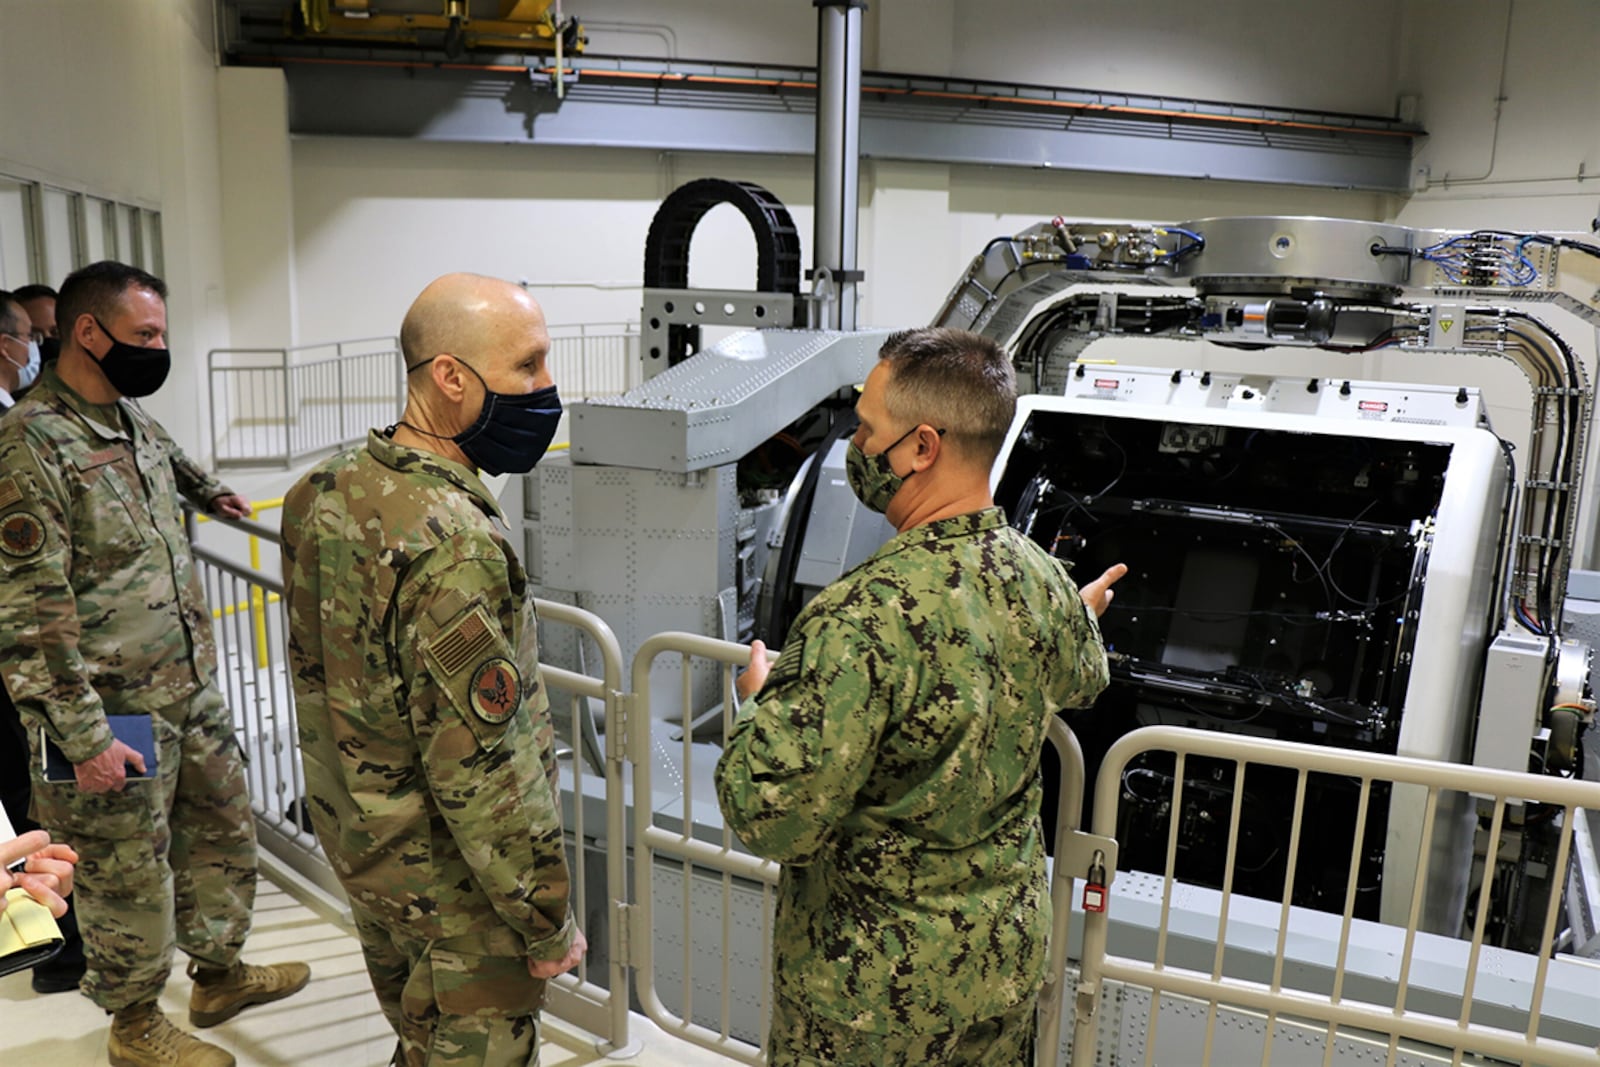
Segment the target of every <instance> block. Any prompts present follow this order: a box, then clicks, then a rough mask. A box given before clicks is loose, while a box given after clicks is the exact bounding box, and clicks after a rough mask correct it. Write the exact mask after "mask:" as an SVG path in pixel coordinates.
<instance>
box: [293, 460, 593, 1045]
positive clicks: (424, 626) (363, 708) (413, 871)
mask: <svg viewBox="0 0 1600 1067" xmlns="http://www.w3.org/2000/svg"><path fill="white" fill-rule="evenodd" d="M283 530H284V539H283V560H284V563H283V573H284V584H285V598H286V600H287V602H288V605H289V658H290V664H291V668H292V671H293V678H294V690H295V697H296V700H297V703H298V710H299V721H300V751H301V754H302V756H303V757H304V761H305V773H306V790H307V795H308V797H309V800H310V804H309V807H310V812H311V821H312V825H313V826H314V827H315V828H316V832H317V837H318V838H319V839H320V840H321V842H322V846H323V848H324V850H325V851H326V852H327V854H328V858H329V860H330V862H332V864H333V867H334V870H335V871H336V872H337V873H338V876H339V880H340V881H341V882H342V883H343V885H344V887H345V890H346V892H347V893H348V894H349V897H350V902H351V908H352V910H353V911H354V913H355V917H356V924H357V927H358V930H359V932H360V935H361V943H362V947H363V949H364V951H365V953H366V959H367V970H368V973H369V974H370V975H371V978H372V984H373V988H374V990H375V991H376V992H377V995H378V1000H379V1003H380V1004H381V1005H382V1006H383V1010H384V1014H385V1015H387V1016H388V1018H389V1022H390V1024H391V1025H392V1026H393V1027H394V1029H395V1031H396V1033H398V1034H399V1035H400V1050H401V1054H402V1062H404V1063H406V1064H409V1065H413V1067H416V1065H421V1064H423V1063H428V1064H433V1065H438V1064H455V1063H461V1064H485V1063H489V1064H500V1063H519V1064H520V1063H530V1062H536V1057H537V1054H538V1053H537V1044H538V1016H537V1012H538V1009H539V1006H540V1005H541V1003H542V1002H543V998H544V982H543V981H541V980H538V979H535V978H533V977H531V976H530V975H529V973H528V969H527V963H528V960H529V958H530V957H531V958H536V959H560V958H561V957H563V956H564V955H566V953H567V950H568V949H569V948H570V946H571V944H572V938H573V933H574V930H575V929H576V928H575V925H574V923H573V919H572V916H571V913H570V910H569V908H568V875H567V865H566V857H565V853H564V851H563V845H562V833H561V818H560V810H559V808H558V807H557V806H556V794H555V789H556V783H557V782H558V780H559V779H558V778H557V776H556V763H555V750H554V731H553V729H552V726H551V721H550V712H549V699H548V697H547V696H546V694H545V692H544V688H543V686H542V684H541V683H540V679H539V660H538V645H537V641H536V637H537V632H536V625H537V619H536V618H535V616H534V609H533V595H532V591H531V588H530V586H529V583H528V579H527V575H526V574H525V573H524V572H523V569H522V566H521V564H520V563H518V561H517V556H516V553H515V551H513V549H512V547H511V544H510V542H509V541H508V540H507V538H506V532H505V526H504V520H503V519H502V517H501V514H500V508H499V505H498V504H496V503H495V501H494V498H493V497H491V496H490V495H489V493H488V491H487V490H486V489H485V488H484V487H483V483H482V482H481V481H479V480H478V478H477V476H476V475H475V474H474V473H473V472H472V471H470V470H469V469H467V468H466V467H464V466H461V465H460V464H458V463H455V462H452V461H450V460H447V459H444V458H443V457H440V456H437V455H434V454H432V453H429V452H423V451H418V450H415V449H410V448H406V447H403V446H401V445H397V444H395V443H394V442H393V441H392V440H390V439H389V438H388V437H386V436H384V435H383V434H379V433H377V432H373V433H372V434H370V435H369V437H368V440H367V444H366V447H364V448H360V449H356V450H353V451H350V452H346V453H344V454H342V455H340V456H336V457H334V458H333V459H331V460H328V461H327V462H326V463H323V464H322V465H321V466H319V467H318V468H317V469H316V470H314V471H312V472H311V473H310V474H308V475H306V476H305V477H304V478H302V479H301V480H300V481H299V483H297V484H296V485H295V487H294V488H293V489H292V490H290V492H289V495H288V497H287V498H286V500H285V503H284V516H283Z"/></svg>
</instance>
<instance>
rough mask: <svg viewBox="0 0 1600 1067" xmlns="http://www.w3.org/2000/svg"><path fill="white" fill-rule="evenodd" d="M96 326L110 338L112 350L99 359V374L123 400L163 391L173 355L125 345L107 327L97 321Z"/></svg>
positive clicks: (165, 350)
mask: <svg viewBox="0 0 1600 1067" xmlns="http://www.w3.org/2000/svg"><path fill="white" fill-rule="evenodd" d="M94 324H95V325H96V326H98V327H100V332H101V333H103V334H105V335H106V336H107V337H111V348H110V349H109V350H108V351H107V352H106V354H105V355H103V356H101V357H100V370H101V371H102V372H103V373H104V374H105V376H106V381H108V382H110V383H111V388H113V389H115V390H116V391H117V392H119V393H121V394H122V395H123V396H132V397H140V396H149V395H150V394H151V393H153V392H155V391H156V390H157V389H160V388H161V383H163V382H165V381H166V380H167V372H168V371H170V370H172V351H171V350H170V349H166V348H140V347H139V346H138V345H129V344H123V343H122V342H121V341H119V340H117V339H116V338H115V337H112V336H111V331H110V330H108V329H106V324H105V323H103V322H101V321H100V320H99V319H98V318H97V319H95V320H94Z"/></svg>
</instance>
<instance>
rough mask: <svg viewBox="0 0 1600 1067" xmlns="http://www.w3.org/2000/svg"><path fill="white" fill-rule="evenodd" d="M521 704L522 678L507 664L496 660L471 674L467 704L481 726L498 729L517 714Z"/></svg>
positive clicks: (499, 659) (487, 662)
mask: <svg viewBox="0 0 1600 1067" xmlns="http://www.w3.org/2000/svg"><path fill="white" fill-rule="evenodd" d="M521 703H522V678H521V676H520V675H518V674H517V668H516V665H515V664H513V663H512V662H511V661H510V660H508V659H504V658H502V657H500V656H496V657H494V658H493V659H487V660H484V661H483V663H482V664H480V665H479V667H478V669H477V670H476V671H474V672H473V674H472V688H471V690H470V691H469V692H468V693H467V704H468V705H469V706H470V707H471V708H472V712H473V714H474V715H476V716H478V718H480V719H482V720H483V721H484V722H487V723H493V724H494V725H496V726H498V725H500V724H501V723H503V722H505V721H506V720H507V719H509V718H511V716H513V715H515V714H516V713H517V707H518V706H519V705H520V704H521Z"/></svg>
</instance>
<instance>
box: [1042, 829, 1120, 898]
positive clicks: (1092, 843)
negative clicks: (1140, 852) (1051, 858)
mask: <svg viewBox="0 0 1600 1067" xmlns="http://www.w3.org/2000/svg"><path fill="white" fill-rule="evenodd" d="M1096 853H1099V855H1098V857H1097V856H1096ZM1096 862H1099V863H1100V864H1101V865H1103V866H1104V867H1105V870H1106V881H1105V884H1106V888H1108V889H1109V888H1110V887H1111V883H1112V882H1113V881H1114V880H1115V879H1116V877H1117V840H1116V838H1114V837H1100V836H1099V835H1097V834H1091V833H1086V832H1085V831H1083V830H1074V831H1072V833H1071V834H1070V835H1069V836H1068V837H1067V839H1066V841H1065V842H1064V843H1062V844H1058V845H1057V847H1056V877H1057V878H1083V877H1084V875H1085V874H1086V873H1087V872H1088V870H1089V867H1090V866H1091V865H1092V864H1094V863H1096Z"/></svg>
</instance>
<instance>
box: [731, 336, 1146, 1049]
mask: <svg viewBox="0 0 1600 1067" xmlns="http://www.w3.org/2000/svg"><path fill="white" fill-rule="evenodd" d="M1015 410H1016V385H1015V378H1014V375H1013V372H1012V369H1011V364H1010V361H1009V360H1008V359H1007V358H1006V356H1005V354H1004V353H1003V352H1001V351H1000V349H999V348H997V347H996V346H995V345H994V344H993V343H991V342H989V341H988V340H986V339H984V338H981V337H978V336H976V335H974V334H969V333H964V332H961V331H957V330H945V329H927V330H917V331H908V332H903V333H899V334H895V335H893V336H891V337H890V338H889V339H888V340H887V341H886V342H885V343H884V345H883V348H882V350H881V351H880V353H879V362H878V364H877V365H876V366H875V367H873V369H872V372H871V373H870V374H869V375H868V376H867V380H866V384H865V386H864V388H863V390H862V392H861V396H860V398H859V400H858V401H857V404H856V412H857V415H858V416H859V418H860V423H861V424H860V427H859V429H858V430H857V432H856V435H855V437H854V439H853V440H852V442H851V445H850V451H849V454H848V456H847V459H846V474H847V477H848V479H849V482H850V486H851V488H852V489H853V490H854V491H855V493H856V495H857V496H858V497H859V498H860V499H861V501H862V503H863V504H864V505H865V506H867V507H868V508H871V509H872V510H874V511H881V512H884V513H885V515H886V516H887V517H888V519H889V521H890V522H891V523H893V524H894V526H895V528H896V529H897V530H898V531H899V534H898V536H896V537H895V538H893V539H892V540H890V541H889V542H888V543H887V544H886V545H884V546H883V547H882V548H880V549H879V550H878V551H877V553H876V554H874V555H873V556H872V557H871V558H870V559H868V560H867V561H866V562H865V563H862V564H861V565H860V566H859V567H857V568H855V569H854V570H852V571H851V572H849V573H848V574H846V575H844V576H843V577H841V578H840V579H839V580H838V581H837V582H835V583H834V584H832V585H831V586H829V587H828V588H826V589H824V590H823V591H822V592H821V593H819V594H818V595H817V596H816V598H815V599H813V600H812V601H811V602H810V603H809V604H808V605H806V607H805V609H804V610H803V611H801V613H800V615H799V617H798V618H796V619H795V621H794V624H793V625H792V626H791V627H790V630H789V635H788V638H787V640H786V641H785V644H784V648H783V654H782V656H781V657H780V658H779V659H778V662H777V663H776V664H775V665H773V666H772V667H771V669H770V673H769V670H768V664H767V658H766V649H765V648H764V647H762V645H761V643H760V642H755V643H754V644H753V645H752V648H751V656H750V669H749V670H748V671H746V672H745V673H744V674H743V675H742V676H741V677H740V679H739V692H740V695H741V696H743V697H745V698H749V697H751V696H752V694H756V693H757V692H759V695H758V696H756V699H755V701H754V703H753V705H750V706H747V707H746V708H745V710H744V712H743V714H742V715H741V716H740V718H739V721H738V722H737V723H736V725H735V726H734V729H733V732H732V734H731V736H730V737H729V740H728V746H727V749H726V751H725V752H724V753H723V755H722V759H721V761H720V762H719V763H718V764H717V773H716V780H717V795H718V798H719V799H720V801H721V804H722V811H723V814H724V815H725V817H726V818H727V820H728V823H729V825H730V826H731V827H732V829H733V830H734V832H735V833H737V834H738V835H739V837H740V839H741V840H743V841H744V842H745V844H746V845H748V846H749V847H750V849H751V851H753V852H755V853H756V854H757V855H759V856H764V857H766V858H769V859H775V860H778V861H780V862H782V863H783V864H784V867H783V872H782V876H781V879H780V882H779V886H778V912H777V918H776V920H775V922H774V925H773V963H772V970H773V979H774V991H773V1012H772V1026H771V1037H770V1043H769V1046H768V1050H767V1051H768V1060H769V1063H771V1064H772V1065H773V1067H788V1065H793V1064H862V1065H872V1067H886V1065H890V1064H894V1065H899V1064H918V1065H923V1064H986V1065H988V1064H992V1065H995V1067H1019V1065H1024V1064H1032V1063H1033V1040H1034V1033H1035V1007H1036V1003H1037V999H1038V994H1039V988H1040V985H1041V984H1042V982H1043V979H1044V969H1045V939H1046V935H1047V933H1048V931H1049V929H1050V897H1049V886H1048V884H1047V882H1046V878H1045V843H1044V841H1043V837H1042V830H1041V828H1040V819H1039V805H1040V793H1041V786H1040V782H1039V759H1040V754H1041V751H1042V746H1043V744H1044V738H1045V731H1046V729H1047V728H1048V726H1049V723H1050V720H1051V718H1052V717H1053V716H1054V715H1055V713H1056V712H1057V711H1059V710H1061V709H1062V708H1070V707H1082V706H1085V705H1087V704H1089V703H1091V702H1092V701H1093V700H1094V698H1095V697H1096V696H1097V695H1098V694H1099V692H1100V690H1101V689H1103V688H1104V687H1105V685H1106V682H1107V669H1106V659H1105V650H1104V648H1103V647H1102V646H1101V643H1100V634H1099V627H1098V624H1097V622H1096V617H1097V615H1098V613H1099V612H1101V611H1103V610H1104V609H1105V606H1106V604H1107V603H1109V601H1110V599H1111V595H1112V593H1111V588H1110V587H1111V584H1112V583H1113V582H1115V581H1116V580H1117V579H1118V578H1120V577H1121V576H1122V575H1123V574H1124V573H1126V568H1125V567H1123V566H1122V565H1121V564H1118V565H1117V566H1116V567H1113V568H1111V569H1110V570H1108V571H1107V572H1106V573H1105V574H1103V575H1101V576H1100V577H1099V578H1098V579H1096V580H1095V581H1094V582H1092V583H1090V584H1089V585H1087V586H1085V587H1084V589H1083V594H1082V596H1081V597H1080V595H1079V591H1078V589H1077V588H1076V587H1075V586H1074V585H1073V582H1072V580H1071V579H1070V578H1068V577H1067V572H1066V568H1065V567H1064V566H1063V565H1062V564H1061V562H1060V561H1058V560H1056V559H1054V558H1052V557H1051V556H1049V555H1048V554H1047V553H1046V552H1045V551H1044V550H1043V549H1041V548H1039V547H1038V546H1037V545H1035V544H1034V543H1033V542H1031V541H1029V540H1028V539H1027V538H1026V537H1024V536H1023V535H1021V534H1020V533H1018V532H1016V531H1015V530H1013V529H1011V528H1010V527H1009V526H1007V525H1006V519H1005V516H1004V514H1003V513H1002V512H1001V510H1000V509H999V508H997V507H995V506H994V502H993V499H992V498H991V496H990V493H989V472H990V468H991V467H992V466H993V463H994V460H995V457H996V455H997V454H998V452H999V449H1000V446H1001V444H1002V443H1003V442H1004V439H1005V434H1006V430H1007V428H1008V427H1009V426H1010V424H1011V419H1012V416H1013V414H1014V413H1015Z"/></svg>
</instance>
